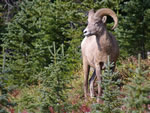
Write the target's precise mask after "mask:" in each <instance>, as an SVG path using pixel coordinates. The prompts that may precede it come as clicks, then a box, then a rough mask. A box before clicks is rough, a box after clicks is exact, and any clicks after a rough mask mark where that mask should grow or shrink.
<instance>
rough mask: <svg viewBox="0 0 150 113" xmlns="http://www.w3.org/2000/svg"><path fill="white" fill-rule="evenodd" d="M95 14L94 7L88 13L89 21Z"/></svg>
mask: <svg viewBox="0 0 150 113" xmlns="http://www.w3.org/2000/svg"><path fill="white" fill-rule="evenodd" d="M93 16H94V9H91V10H90V11H89V14H88V21H91V20H92V17H93Z"/></svg>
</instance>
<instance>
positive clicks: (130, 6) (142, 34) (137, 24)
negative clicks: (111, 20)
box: [117, 0, 150, 58]
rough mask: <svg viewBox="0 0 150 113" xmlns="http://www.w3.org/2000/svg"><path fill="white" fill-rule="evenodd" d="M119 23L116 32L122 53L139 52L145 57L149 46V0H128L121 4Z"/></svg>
mask: <svg viewBox="0 0 150 113" xmlns="http://www.w3.org/2000/svg"><path fill="white" fill-rule="evenodd" d="M121 14H122V15H121V16H120V20H121V21H120V24H119V28H118V29H117V34H118V38H119V42H120V47H121V49H122V50H123V51H122V50H121V51H122V53H124V55H125V54H126V55H128V56H129V55H137V54H138V53H141V55H142V58H146V53H147V51H149V50H150V46H149V43H150V42H149V37H150V35H149V31H150V27H149V21H150V16H149V14H150V3H149V0H144V1H143V0H130V1H126V2H124V3H123V4H121Z"/></svg>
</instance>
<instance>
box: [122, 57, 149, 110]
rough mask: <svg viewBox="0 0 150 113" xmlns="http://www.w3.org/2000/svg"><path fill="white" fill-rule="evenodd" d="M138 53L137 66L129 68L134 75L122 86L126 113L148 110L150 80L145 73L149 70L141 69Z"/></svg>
mask: <svg viewBox="0 0 150 113" xmlns="http://www.w3.org/2000/svg"><path fill="white" fill-rule="evenodd" d="M140 57H141V56H140V55H139V57H138V67H137V68H136V69H135V70H130V71H132V72H134V73H135V75H136V76H135V77H133V78H130V79H129V80H130V83H129V84H126V85H125V86H124V88H125V92H124V95H125V98H124V99H123V102H124V105H123V106H124V107H125V109H126V110H125V111H126V113H143V112H149V111H150V110H149V109H148V104H150V99H149V94H150V81H149V80H148V77H147V76H146V74H147V73H148V72H149V70H146V71H144V70H142V69H141V61H140Z"/></svg>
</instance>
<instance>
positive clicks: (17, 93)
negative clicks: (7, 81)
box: [11, 90, 20, 98]
mask: <svg viewBox="0 0 150 113" xmlns="http://www.w3.org/2000/svg"><path fill="white" fill-rule="evenodd" d="M19 94H20V91H19V90H13V91H12V92H11V95H12V96H13V97H15V98H16V97H17V96H18V95H19Z"/></svg>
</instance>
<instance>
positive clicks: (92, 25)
mask: <svg viewBox="0 0 150 113" xmlns="http://www.w3.org/2000/svg"><path fill="white" fill-rule="evenodd" d="M107 15H108V16H111V17H112V18H113V20H114V22H115V23H114V26H113V28H112V29H115V28H116V26H117V24H118V18H117V15H116V14H115V13H114V11H112V10H111V9H108V8H102V9H99V10H97V12H96V13H94V10H90V11H89V14H88V25H87V27H86V28H85V30H84V31H83V33H84V35H85V36H91V35H97V34H99V33H101V32H102V31H103V28H104V27H105V23H106V20H107Z"/></svg>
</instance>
